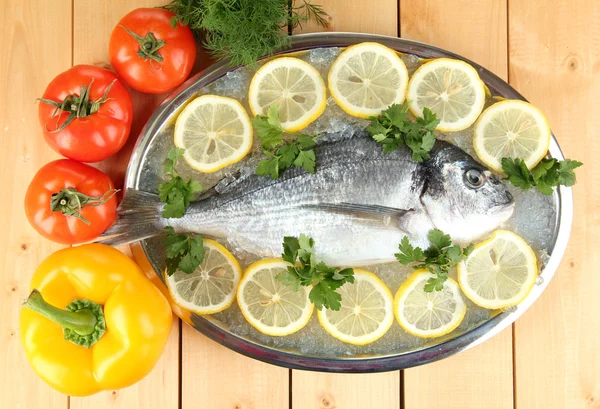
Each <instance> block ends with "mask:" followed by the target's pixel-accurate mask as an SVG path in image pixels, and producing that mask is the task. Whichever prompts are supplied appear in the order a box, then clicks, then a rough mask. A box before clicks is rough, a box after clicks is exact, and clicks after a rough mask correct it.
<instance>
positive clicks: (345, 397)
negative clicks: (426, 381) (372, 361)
mask: <svg viewBox="0 0 600 409" xmlns="http://www.w3.org/2000/svg"><path fill="white" fill-rule="evenodd" d="M399 407H400V371H394V372H389V373H377V374H335V375H332V374H327V373H319V372H308V371H293V378H292V408H294V409H312V408H321V409H335V408H340V409H365V408H379V409H391V408H399Z"/></svg>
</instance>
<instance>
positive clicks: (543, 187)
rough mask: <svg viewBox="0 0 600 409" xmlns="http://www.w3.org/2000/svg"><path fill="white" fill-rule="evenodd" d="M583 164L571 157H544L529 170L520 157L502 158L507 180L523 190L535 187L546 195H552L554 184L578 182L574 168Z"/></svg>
mask: <svg viewBox="0 0 600 409" xmlns="http://www.w3.org/2000/svg"><path fill="white" fill-rule="evenodd" d="M582 165H583V163H581V162H578V161H576V160H571V159H565V160H562V161H559V160H557V159H548V158H544V159H542V161H541V162H540V163H538V164H537V165H536V166H535V167H534V168H533V169H531V170H529V169H528V168H527V165H526V164H525V162H524V161H523V160H521V159H519V158H516V159H512V158H503V159H502V170H503V171H504V173H506V176H507V177H506V178H505V180H508V181H509V182H510V183H512V184H513V185H515V186H517V187H520V188H521V189H523V190H529V189H531V188H534V187H535V188H536V189H537V190H538V191H540V192H541V193H543V194H545V195H551V194H552V193H553V191H554V190H553V189H552V188H553V187H554V186H558V185H562V186H573V185H574V184H575V183H576V182H577V179H576V177H575V172H574V170H575V169H576V168H578V167H580V166H582Z"/></svg>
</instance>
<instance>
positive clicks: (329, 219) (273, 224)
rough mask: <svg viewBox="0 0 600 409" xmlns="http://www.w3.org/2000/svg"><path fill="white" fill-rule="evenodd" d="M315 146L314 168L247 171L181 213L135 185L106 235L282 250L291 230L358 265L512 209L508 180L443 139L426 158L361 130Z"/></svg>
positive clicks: (327, 255)
mask: <svg viewBox="0 0 600 409" xmlns="http://www.w3.org/2000/svg"><path fill="white" fill-rule="evenodd" d="M315 154H316V157H317V168H316V173H314V174H310V173H307V172H306V171H305V170H303V169H300V168H290V169H288V170H286V171H285V172H284V173H283V174H282V175H281V176H280V177H279V178H278V179H276V180H271V179H270V178H268V177H265V176H258V175H255V174H249V175H245V176H241V177H239V178H237V179H236V180H234V181H233V182H230V183H229V184H225V182H224V183H222V184H221V185H220V186H219V188H218V189H216V191H214V190H213V192H212V194H210V195H209V196H208V197H206V198H204V199H202V200H199V201H196V202H194V203H192V204H191V205H190V207H189V208H188V209H187V211H186V213H185V215H184V216H183V217H182V218H180V219H164V218H162V217H161V216H160V213H161V211H162V205H161V204H159V202H158V197H157V196H156V195H154V194H151V193H147V192H141V191H137V190H133V189H128V190H127V191H126V194H125V198H124V200H123V202H122V204H121V206H120V209H119V214H120V218H119V220H118V222H117V224H116V225H115V226H114V227H113V228H111V229H110V230H109V231H108V232H107V233H106V234H105V237H106V238H105V239H104V242H105V243H108V244H123V243H127V242H131V241H135V240H139V239H142V238H147V237H151V236H155V235H158V234H161V232H162V231H163V229H164V227H165V226H173V227H174V228H175V229H176V230H178V231H188V232H195V233H200V234H202V235H205V236H208V237H214V238H226V239H227V240H228V241H229V243H230V244H231V245H232V246H234V247H240V248H243V249H244V250H246V251H249V252H251V253H254V254H256V255H257V256H264V257H274V256H275V257H277V256H279V255H280V254H281V253H282V240H283V237H284V236H298V235H300V234H302V233H303V234H306V235H308V236H310V237H312V238H313V239H314V240H315V253H316V256H317V258H318V259H319V260H322V261H324V262H325V263H327V264H328V265H330V266H341V265H348V266H361V265H368V264H374V263H383V262H389V261H393V260H395V258H394V253H396V252H397V251H398V244H399V243H400V241H401V240H402V238H403V237H405V236H408V238H409V239H410V241H411V242H412V243H413V244H415V245H419V246H425V247H426V246H427V245H428V239H427V233H428V232H429V231H430V230H431V229H433V228H439V229H440V230H442V231H443V232H445V233H447V234H449V235H450V236H451V237H452V239H453V241H454V242H455V243H461V244H466V243H468V242H471V241H473V240H476V239H478V238H480V237H481V236H483V235H484V234H486V233H488V232H490V231H492V230H494V229H496V228H497V227H499V226H500V225H501V224H502V223H503V222H504V221H506V220H507V219H508V218H509V217H510V216H511V214H512V211H513V205H514V201H513V197H512V196H511V194H510V193H509V192H508V191H507V189H506V187H505V186H504V184H503V183H502V182H501V181H500V180H499V179H498V178H497V177H496V176H494V175H492V173H491V172H490V171H489V170H488V169H486V168H484V167H482V166H481V165H480V164H478V163H477V162H475V160H473V158H472V157H470V156H469V155H468V154H467V153H465V152H464V151H463V150H461V149H459V148H457V147H456V146H453V145H451V144H449V143H446V142H442V141H437V142H436V144H435V146H434V148H433V149H432V151H431V152H430V154H431V158H430V159H428V160H425V161H424V162H422V163H418V162H416V161H414V160H412V158H411V153H410V151H409V150H408V149H407V148H400V149H397V150H396V151H394V152H392V153H383V152H382V150H381V146H379V145H378V144H377V143H375V142H374V141H373V140H371V139H370V138H368V137H366V136H364V134H362V135H356V136H354V137H352V138H349V139H348V138H347V139H344V140H339V141H336V142H330V143H323V144H321V145H319V146H317V147H316V148H315Z"/></svg>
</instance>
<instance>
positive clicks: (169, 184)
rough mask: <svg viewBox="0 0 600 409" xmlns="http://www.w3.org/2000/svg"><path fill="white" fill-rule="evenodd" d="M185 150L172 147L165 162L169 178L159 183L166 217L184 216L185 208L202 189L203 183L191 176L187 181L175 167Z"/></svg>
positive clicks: (164, 168)
mask: <svg viewBox="0 0 600 409" xmlns="http://www.w3.org/2000/svg"><path fill="white" fill-rule="evenodd" d="M183 152H184V149H181V148H171V150H170V151H169V153H168V155H167V158H166V159H165V161H164V164H163V173H164V174H165V176H166V177H168V178H169V180H168V181H166V182H164V183H161V184H160V185H158V195H159V198H160V200H161V201H162V202H164V203H166V205H165V207H164V208H163V212H162V215H163V217H165V218H172V217H175V218H179V217H183V215H184V214H185V210H186V209H187V208H188V206H189V205H190V203H191V202H192V201H193V200H194V193H196V192H201V191H202V185H201V184H200V183H199V182H198V181H196V180H193V179H192V178H190V179H189V180H188V181H187V182H186V181H185V180H183V178H182V177H181V176H179V173H178V172H177V169H175V165H176V164H177V160H178V159H179V158H181V157H182V156H183Z"/></svg>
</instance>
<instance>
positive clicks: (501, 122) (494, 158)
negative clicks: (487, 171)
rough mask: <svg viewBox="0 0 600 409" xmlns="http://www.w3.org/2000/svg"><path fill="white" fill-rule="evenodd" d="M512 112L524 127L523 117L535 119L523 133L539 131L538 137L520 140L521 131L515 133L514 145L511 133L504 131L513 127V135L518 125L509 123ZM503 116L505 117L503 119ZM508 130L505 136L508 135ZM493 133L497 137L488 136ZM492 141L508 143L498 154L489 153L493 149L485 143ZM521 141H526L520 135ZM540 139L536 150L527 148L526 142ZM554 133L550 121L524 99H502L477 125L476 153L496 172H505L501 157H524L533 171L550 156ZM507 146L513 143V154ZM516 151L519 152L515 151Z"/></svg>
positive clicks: (474, 135)
mask: <svg viewBox="0 0 600 409" xmlns="http://www.w3.org/2000/svg"><path fill="white" fill-rule="evenodd" d="M509 110H514V113H515V114H518V117H517V123H518V124H521V125H523V122H521V121H522V120H523V116H527V117H529V118H531V119H533V121H534V123H535V125H532V126H528V125H529V124H525V125H526V127H525V128H524V129H523V128H522V131H521V132H524V131H527V132H529V133H531V132H536V129H535V128H537V134H538V136H537V137H534V138H532V137H531V136H532V135H529V136H528V137H527V138H526V139H521V141H520V142H519V140H520V138H519V136H518V134H519V132H516V133H515V134H516V136H515V135H514V134H513V135H512V136H511V137H512V138H514V141H515V142H510V139H509V136H508V130H506V129H504V128H508V127H510V128H511V130H510V131H511V132H512V131H514V130H516V129H515V127H516V126H517V124H509V123H507V119H506V113H507V112H508V111H509ZM500 115H504V117H503V118H500ZM505 131H506V136H504V135H505ZM490 132H495V133H497V135H494V136H489V134H490ZM489 138H494V139H495V140H498V141H499V142H500V143H502V141H503V139H504V140H506V143H505V144H504V149H497V150H496V152H493V153H492V152H490V148H489V147H486V142H487V143H488V144H489ZM521 138H524V137H523V136H521ZM536 138H537V139H538V141H537V142H538V143H537V147H535V149H528V148H527V147H526V146H524V145H523V143H529V142H527V141H535V139H536ZM550 139H551V131H550V125H549V124H548V120H547V119H546V117H545V116H544V114H543V113H542V112H541V111H540V110H539V109H537V108H536V107H534V106H533V105H531V104H529V103H527V102H525V101H521V100H503V101H500V102H497V103H495V104H494V105H492V106H490V107H489V108H487V109H486V110H485V111H483V113H482V114H481V116H480V117H479V119H478V120H477V123H476V124H475V130H474V134H473V148H474V149H475V152H476V153H477V156H478V157H479V159H481V161H482V162H483V163H485V165H486V166H488V167H489V168H491V169H493V170H495V171H496V172H499V173H503V170H502V162H501V160H502V158H503V157H511V158H521V159H523V160H524V161H525V164H526V165H527V167H528V168H529V169H532V168H533V167H535V165H537V164H538V163H539V162H540V161H541V160H542V159H543V158H544V157H545V156H546V154H547V153H548V149H549V148H550ZM508 143H511V149H510V151H508V150H507V148H508ZM515 149H516V151H515Z"/></svg>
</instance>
